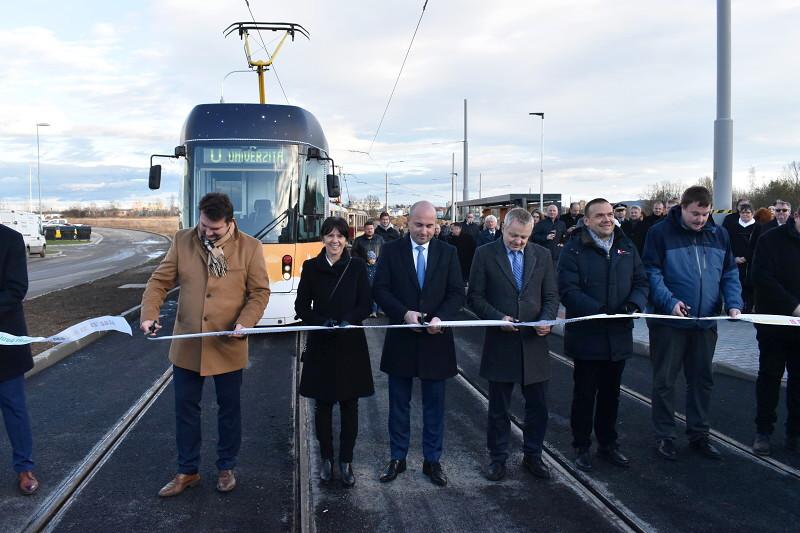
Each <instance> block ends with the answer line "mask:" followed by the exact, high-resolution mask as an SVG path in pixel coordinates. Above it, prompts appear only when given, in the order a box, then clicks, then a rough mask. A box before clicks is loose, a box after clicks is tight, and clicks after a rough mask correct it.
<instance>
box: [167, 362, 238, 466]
mask: <svg viewBox="0 0 800 533" xmlns="http://www.w3.org/2000/svg"><path fill="white" fill-rule="evenodd" d="M173 370H174V373H173V375H172V383H173V386H174V388H175V441H176V444H177V446H178V473H180V474H196V473H197V470H198V468H199V467H200V445H201V443H202V430H201V426H200V400H201V398H202V397H203V382H204V381H205V377H204V376H201V375H200V374H198V373H197V372H193V371H191V370H186V369H185V368H180V367H177V366H173ZM241 387H242V371H241V370H236V371H234V372H228V373H226V374H219V375H216V376H214V388H215V390H216V393H217V405H218V406H219V411H218V413H217V432H218V433H219V437H218V440H217V469H218V470H231V469H233V468H234V467H235V466H236V457H237V455H239V448H240V446H241V444H242V410H241V403H240V395H239V391H240V389H241Z"/></svg>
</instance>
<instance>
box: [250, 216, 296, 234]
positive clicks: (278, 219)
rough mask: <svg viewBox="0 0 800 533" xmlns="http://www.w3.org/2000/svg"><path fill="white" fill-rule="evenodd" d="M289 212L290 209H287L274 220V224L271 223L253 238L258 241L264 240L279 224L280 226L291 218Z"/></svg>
mask: <svg viewBox="0 0 800 533" xmlns="http://www.w3.org/2000/svg"><path fill="white" fill-rule="evenodd" d="M289 211H290V209H286V210H285V211H284V212H283V213H281V214H280V215H278V216H277V217H275V218H274V219H272V222H269V223H268V224H267V225H266V226H264V227H263V228H261V229H260V230H258V231H257V232H255V233H254V234H253V237H255V238H256V239H258V240H261V239H263V238H264V236H265V235H267V234H268V233H269V232H270V231H272V230H274V229H275V228H276V227H277V225H278V224H280V223H281V222H283V221H284V220H286V219H287V218H288V217H289Z"/></svg>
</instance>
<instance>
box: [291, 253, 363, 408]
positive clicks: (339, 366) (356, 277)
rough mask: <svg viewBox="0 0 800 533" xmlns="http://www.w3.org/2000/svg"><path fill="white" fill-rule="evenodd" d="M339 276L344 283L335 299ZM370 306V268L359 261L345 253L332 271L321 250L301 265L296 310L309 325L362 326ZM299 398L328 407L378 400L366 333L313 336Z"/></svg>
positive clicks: (352, 332) (304, 362)
mask: <svg viewBox="0 0 800 533" xmlns="http://www.w3.org/2000/svg"><path fill="white" fill-rule="evenodd" d="M348 263H349V266H348ZM345 268H347V271H346V272H345ZM343 272H344V276H342V273H343ZM340 276H342V281H341V283H339V286H338V287H337V288H336V292H335V293H334V294H333V295H332V296H331V292H332V291H333V289H334V287H336V282H337V281H338V280H339V277H340ZM371 305H372V303H371V300H370V287H369V279H367V267H366V265H365V263H364V261H362V260H361V259H359V258H357V257H353V258H351V257H350V256H349V255H348V254H347V252H343V253H342V257H341V259H339V261H337V262H336V263H334V264H333V266H331V265H329V264H328V260H327V259H326V258H325V250H324V249H323V250H322V252H320V254H319V255H318V256H317V257H315V258H313V259H308V260H307V261H305V262H304V263H303V272H302V274H301V275H300V284H299V285H298V286H297V298H296V299H295V302H294V308H295V311H296V312H297V316H298V317H300V319H302V320H303V322H305V323H306V324H309V325H312V326H321V325H322V324H323V323H324V322H325V321H326V320H328V319H333V320H337V321H343V320H344V321H347V322H349V323H350V324H353V325H361V322H362V321H363V320H364V319H365V318H366V317H367V316H369V312H370V307H371ZM299 392H300V394H301V395H302V396H305V397H307V398H316V399H319V400H324V401H327V402H335V401H339V400H350V399H353V398H358V397H363V396H371V395H372V394H374V392H375V388H374V386H373V383H372V368H371V366H370V362H369V349H368V348H367V339H366V337H365V335H364V330H353V331H336V332H330V333H329V332H326V331H311V332H309V334H308V340H307V342H306V349H305V351H304V352H303V374H302V376H301V378H300V389H299Z"/></svg>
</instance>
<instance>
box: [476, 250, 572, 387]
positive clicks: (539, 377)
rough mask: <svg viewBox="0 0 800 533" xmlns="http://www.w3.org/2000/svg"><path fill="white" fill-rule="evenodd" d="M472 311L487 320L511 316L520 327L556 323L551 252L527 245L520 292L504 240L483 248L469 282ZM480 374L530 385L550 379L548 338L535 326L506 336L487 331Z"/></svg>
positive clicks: (507, 333) (501, 380)
mask: <svg viewBox="0 0 800 533" xmlns="http://www.w3.org/2000/svg"><path fill="white" fill-rule="evenodd" d="M468 300H469V306H470V308H471V309H472V310H473V311H474V312H475V314H476V315H478V317H480V318H482V319H485V320H502V319H503V317H504V316H510V317H513V318H516V319H518V320H520V321H521V322H534V321H537V320H553V319H555V318H556V316H557V314H558V287H557V285H556V275H555V270H554V268H553V259H552V257H550V252H548V251H547V250H545V249H544V248H542V247H541V246H539V245H537V244H534V243H532V242H528V244H527V245H526V246H525V251H524V261H523V266H522V290H521V291H520V290H517V284H516V281H515V280H514V274H513V272H512V270H511V263H510V261H509V260H508V251H507V250H506V247H505V244H504V243H503V241H502V240H500V241H495V242H494V243H491V244H487V245H486V246H482V247H480V248H478V250H477V251H476V252H475V262H474V263H473V265H472V272H471V274H470V278H469V294H468ZM480 375H481V377H483V378H486V379H488V380H489V381H497V382H502V383H521V384H523V385H529V384H531V383H540V382H542V381H547V380H548V379H550V351H549V347H548V342H547V337H546V336H545V337H540V336H538V335H537V334H536V330H534V329H533V328H531V327H525V328H520V330H519V331H515V332H507V331H503V330H502V329H500V328H498V327H491V328H486V335H485V336H484V341H483V354H482V356H481V368H480Z"/></svg>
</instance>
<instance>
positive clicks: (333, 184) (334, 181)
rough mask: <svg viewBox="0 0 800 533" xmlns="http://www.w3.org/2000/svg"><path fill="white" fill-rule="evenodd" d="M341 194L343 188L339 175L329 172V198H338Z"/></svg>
mask: <svg viewBox="0 0 800 533" xmlns="http://www.w3.org/2000/svg"><path fill="white" fill-rule="evenodd" d="M341 195H342V190H341V187H340V186H339V176H337V175H336V174H328V198H338V197H339V196H341Z"/></svg>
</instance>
